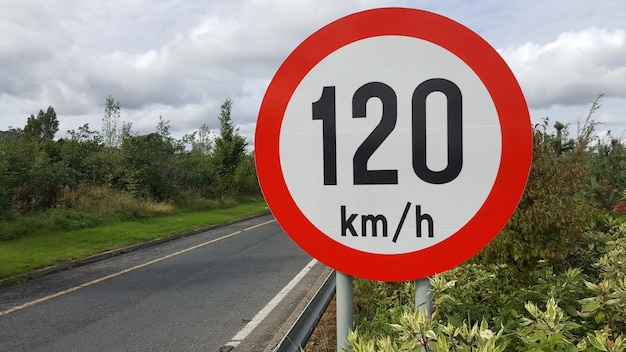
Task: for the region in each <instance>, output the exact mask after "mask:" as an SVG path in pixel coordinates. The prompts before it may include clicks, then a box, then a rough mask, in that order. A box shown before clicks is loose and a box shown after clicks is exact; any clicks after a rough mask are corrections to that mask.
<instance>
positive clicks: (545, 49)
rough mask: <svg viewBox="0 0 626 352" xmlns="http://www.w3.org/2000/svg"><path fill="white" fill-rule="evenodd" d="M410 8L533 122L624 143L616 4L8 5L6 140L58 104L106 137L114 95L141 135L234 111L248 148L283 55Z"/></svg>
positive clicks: (625, 85)
mask: <svg viewBox="0 0 626 352" xmlns="http://www.w3.org/2000/svg"><path fill="white" fill-rule="evenodd" d="M388 6H400V7H412V8H420V9H424V10H428V11H432V12H435V13H438V14H441V15H444V16H446V17H449V18H451V19H453V20H456V21H458V22H460V23H462V24H464V25H465V26H467V27H469V28H470V29H472V30H474V31H475V32H477V33H478V34H479V35H481V36H482V37H483V38H485V39H486V40H487V41H488V42H489V43H490V44H491V45H492V46H493V47H494V48H496V49H497V50H498V51H499V52H500V53H501V54H502V56H503V57H504V59H505V60H506V61H507V63H508V64H509V66H510V67H511V68H512V70H513V72H514V73H515V75H516V76H517V78H518V80H519V82H520V85H521V87H522V90H523V91H524V94H525V96H526V99H527V102H528V105H529V108H530V111H531V117H532V118H533V120H535V121H540V120H541V119H542V118H543V117H545V116H549V117H550V119H551V121H556V120H558V121H561V122H566V123H570V125H571V127H570V129H571V130H572V131H573V132H574V133H575V131H576V122H577V120H579V119H581V118H582V119H584V118H585V117H586V116H587V113H588V111H589V107H590V105H591V102H592V101H593V100H594V99H595V98H596V97H597V96H598V94H600V93H604V94H605V95H604V97H603V98H602V99H601V104H602V108H601V109H600V110H599V111H598V112H597V113H596V114H595V116H594V118H595V120H596V121H599V122H602V123H603V125H601V126H600V127H599V130H601V131H604V130H611V131H612V133H613V135H616V136H624V135H626V15H625V14H626V2H624V1H623V0H607V1H588V0H569V1H560V0H559V1H557V0H542V1H535V0H531V1H501V0H480V1H477V0H450V1H440V0H423V1H417V0H414V1H373V0H372V1H355V0H350V1H348V0H306V1H304V0H302V1H301V0H298V1H294V0H229V1H226V0H157V1H153V0H151V1H148V0H132V1H129V0H123V1H121V0H107V1H97V0H94V1H80V0H56V1H51V0H50V1H49V0H41V1H31V0H3V1H2V2H0V130H6V129H8V128H9V126H12V127H24V125H25V124H26V119H27V117H28V116H30V114H36V113H37V112H38V111H39V110H40V109H44V110H45V109H46V108H47V107H48V106H50V105H51V106H53V107H54V109H55V110H56V112H57V115H58V118H59V122H60V129H59V134H58V137H63V136H64V135H65V131H66V130H68V129H76V128H78V127H79V126H81V125H83V124H84V123H89V125H90V126H91V128H92V129H96V130H98V129H100V127H101V119H102V116H103V111H104V102H105V99H106V97H107V96H108V95H109V94H110V95H111V96H113V97H114V99H115V100H117V101H118V102H119V103H120V104H121V109H122V111H121V112H122V117H121V120H123V121H126V122H132V124H133V130H134V131H135V132H136V133H149V132H152V131H154V129H155V126H156V124H157V122H158V118H159V116H163V118H164V119H166V120H169V121H170V125H171V129H172V133H173V135H174V136H176V137H180V136H182V135H183V134H184V133H186V132H188V131H191V130H193V129H195V128H198V127H200V126H201V125H202V124H205V123H206V124H208V125H209V127H210V128H212V129H217V128H218V122H217V116H218V113H219V105H220V104H221V102H222V101H223V100H224V99H226V98H232V99H233V100H234V107H233V114H232V117H233V120H234V122H235V123H236V124H237V125H238V126H239V127H240V132H241V133H243V134H245V135H247V136H248V141H249V142H250V143H251V144H252V143H253V134H254V126H255V120H256V115H257V113H258V109H259V106H260V103H261V99H262V97H263V94H264V93H265V89H266V88H267V86H268V84H269V81H270V80H271V78H272V76H273V74H274V73H275V71H276V70H277V69H278V67H279V66H280V64H281V63H282V61H283V60H284V59H285V58H286V57H287V56H288V55H289V53H290V52H291V51H292V50H293V49H294V48H295V47H296V46H297V45H298V44H299V43H300V42H301V41H303V40H304V39H305V38H306V37H307V36H309V35H310V34H311V33H313V32H314V31H316V30H317V29H319V28H321V27H323V26H324V25H326V24H327V23H329V22H331V21H334V20H336V19H338V18H340V17H343V16H345V15H348V14H350V13H353V12H357V11H361V10H365V9H369V8H376V7H388Z"/></svg>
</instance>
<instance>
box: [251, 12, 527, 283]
mask: <svg viewBox="0 0 626 352" xmlns="http://www.w3.org/2000/svg"><path fill="white" fill-rule="evenodd" d="M255 157H256V167H257V174H258V176H259V183H260V185H261V189H262V190H263V194H264V195H265V199H266V201H267V203H268V205H269V207H270V209H271V210H272V213H273V214H274V216H275V217H276V219H277V220H278V222H279V223H280V224H281V226H282V227H283V229H284V230H285V232H287V234H288V235H289V236H290V237H291V238H292V239H293V240H294V241H295V242H296V243H298V245H300V247H302V248H303V249H304V250H305V251H307V252H308V253H309V254H310V255H311V256H313V257H315V258H316V259H318V260H320V261H322V262H324V263H325V264H326V265H329V266H330V267H333V268H335V269H337V270H339V271H342V272H344V273H346V274H349V275H353V276H358V277H363V278H367V279H372V280H384V281H401V280H412V279H418V278H422V277H425V276H429V275H432V274H434V273H437V272H442V271H444V270H447V269H449V268H451V267H453V266H455V265H457V264H459V263H461V262H463V261H465V260H467V259H468V258H470V257H471V256H472V255H474V254H475V253H477V252H478V251H479V250H480V249H482V248H483V247H484V246H485V245H486V244H487V243H488V242H489V241H490V240H491V239H492V238H493V237H495V236H496V234H497V233H498V232H499V231H500V229H502V227H503V226H504V224H505V223H506V221H508V219H509V217H510V216H511V214H512V213H513V211H514V210H515V207H516V205H517V202H518V201H519V199H520V197H521V195H522V192H523V190H524V186H525V184H526V179H527V177H528V172H529V170H530V163H531V158H532V129H531V125H530V117H529V115H528V108H527V106H526V102H525V100H524V97H523V95H522V92H521V89H520V88H519V85H518V84H517V81H516V80H515V77H514V76H513V74H512V73H511V71H510V69H509V68H508V67H507V66H506V63H505V62H504V60H502V58H501V57H500V56H499V54H498V53H497V52H496V51H495V50H494V49H493V48H492V47H491V46H489V44H487V43H486V42H485V41H484V40H483V39H482V38H480V37H479V36H478V35H476V34H475V33H474V32H472V31H470V30H469V29H467V28H466V27H463V26H462V25H460V24H458V23H456V22H454V21H452V20H449V19H447V18H445V17H442V16H439V15H436V14H433V13H429V12H425V11H420V10H412V9H402V8H388V9H375V10H368V11H364V12H360V13H356V14H353V15H350V16H346V17H344V18H342V19H339V20H337V21H335V22H333V23H331V24H329V25H327V26H325V27H324V28H322V29H320V30H319V31H317V32H315V33H314V34H312V35H311V36H310V37H309V38H307V39H306V40H305V41H304V42H303V43H302V44H300V45H299V46H298V47H297V48H296V49H295V50H294V51H293V52H292V53H291V55H289V57H288V58H287V59H286V60H285V62H283V64H282V65H281V67H280V68H279V70H278V71H277V72H276V75H275V76H274V78H273V80H272V82H271V83H270V85H269V87H268V89H267V92H266V94H265V97H264V99H263V103H262V105H261V108H260V110H259V119H258V120H257V128H256V133H255Z"/></svg>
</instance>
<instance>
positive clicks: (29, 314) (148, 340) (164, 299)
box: [0, 215, 326, 352]
mask: <svg viewBox="0 0 626 352" xmlns="http://www.w3.org/2000/svg"><path fill="white" fill-rule="evenodd" d="M314 263H315V262H312V261H311V258H310V257H309V256H308V255H307V254H306V253H304V252H303V251H302V250H300V249H299V248H298V247H297V246H296V245H295V244H294V243H293V242H292V241H291V240H290V239H289V237H287V236H286V235H285V234H284V232H283V231H282V230H281V229H280V227H279V226H278V224H277V223H276V222H275V221H274V220H273V218H272V217H271V216H270V215H267V216H262V217H259V218H255V219H250V220H246V221H243V222H240V223H236V224H232V225H228V226H225V227H220V228H217V229H213V230H210V231H207V232H203V233H200V234H197V235H193V236H189V237H185V238H181V239H178V240H174V241H171V242H166V243H163V244H160V245H157V246H151V247H147V248H143V249H140V250H137V251H134V252H131V253H127V254H124V255H120V256H117V257H113V258H109V259H106V260H103V261H100V262H97V263H92V264H90V265H86V266H82V267H78V268H75V269H72V270H67V271H64V272H59V273H55V274H51V275H47V276H44V277H41V278H38V279H34V280H30V281H28V282H26V283H24V284H22V285H18V286H13V287H6V288H2V289H0V351H47V352H54V351H64V352H67V351H81V352H82V351H133V352H134V351H209V352H217V351H220V350H222V351H225V350H233V348H232V347H228V346H233V347H234V346H237V345H239V347H238V348H234V350H242V351H243V349H245V350H246V351H263V350H264V349H266V348H267V344H268V343H270V340H272V339H273V338H274V339H275V334H276V333H277V332H278V331H279V329H280V328H281V326H282V325H283V324H284V323H285V320H286V319H287V317H288V316H290V315H291V314H292V313H293V311H294V309H296V307H297V306H298V305H299V303H300V301H302V300H303V299H304V298H305V296H306V295H307V294H308V293H309V291H310V290H311V288H312V286H313V285H314V283H315V282H316V281H318V279H319V277H320V275H323V271H325V270H326V268H325V267H324V266H323V265H321V264H319V263H318V264H315V265H314ZM307 266H308V269H305V268H307ZM303 269H305V270H303ZM299 273H300V274H301V275H300V276H302V277H301V278H300V280H298V281H297V282H296V283H295V284H294V285H293V286H294V287H293V288H290V290H288V292H286V291H285V289H286V288H287V287H289V286H290V285H288V284H290V282H292V281H294V280H293V279H294V277H296V275H298V274H299ZM281 291H282V293H281V294H282V295H283V296H284V297H282V296H281V297H280V299H277V295H278V294H279V292H281ZM279 296H280V295H279ZM283 298H284V299H283ZM270 302H273V303H276V304H275V308H274V307H273V306H272V308H274V309H272V310H271V312H266V313H268V314H264V315H263V314H261V315H260V314H259V312H260V311H261V310H263V309H264V308H265V310H267V309H268V303H270ZM266 315H267V316H266ZM257 324H258V326H256V325H257ZM255 326H256V327H255Z"/></svg>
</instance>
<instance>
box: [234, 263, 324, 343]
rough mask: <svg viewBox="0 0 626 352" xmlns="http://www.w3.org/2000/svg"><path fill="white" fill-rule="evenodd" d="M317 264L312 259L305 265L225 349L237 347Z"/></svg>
mask: <svg viewBox="0 0 626 352" xmlns="http://www.w3.org/2000/svg"><path fill="white" fill-rule="evenodd" d="M316 263H317V260H316V259H313V260H311V261H310V262H309V264H307V265H306V266H305V267H304V268H303V269H302V270H300V272H299V273H298V275H296V276H295V277H294V278H293V279H292V280H291V281H290V282H289V283H288V284H287V285H286V286H285V287H283V289H282V290H280V292H278V293H277V294H276V296H274V298H272V300H271V301H269V303H268V304H267V305H265V307H263V309H261V310H260V311H259V312H258V313H257V314H256V315H255V316H254V318H252V320H250V321H249V322H248V324H246V326H244V327H243V329H241V330H240V331H239V332H238V333H237V334H236V335H235V336H233V338H232V339H230V342H228V343H227V344H226V345H225V347H233V348H235V347H237V346H238V345H239V344H240V343H241V341H243V340H244V339H245V338H246V337H248V335H249V334H250V333H251V332H252V330H254V328H256V327H257V326H258V325H259V324H260V323H261V322H262V321H263V319H265V317H267V316H268V315H269V314H270V312H271V311H272V310H273V309H274V308H276V306H277V305H278V304H279V303H280V301H282V300H283V298H285V296H287V295H288V294H289V292H291V290H292V289H293V288H294V287H295V286H296V285H297V284H298V283H299V282H300V280H302V278H303V277H304V276H305V275H306V274H307V273H308V272H309V271H310V270H311V268H313V266H314V265H315V264H316Z"/></svg>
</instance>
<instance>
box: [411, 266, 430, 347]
mask: <svg viewBox="0 0 626 352" xmlns="http://www.w3.org/2000/svg"><path fill="white" fill-rule="evenodd" d="M432 288H433V286H432V285H431V284H430V280H429V279H428V278H427V277H425V278H423V279H419V280H415V309H417V310H420V311H422V312H424V313H426V314H427V316H428V318H430V315H431V313H432V310H433V296H432V294H431V293H430V290H431V289H432ZM425 351H427V349H426V347H422V352H425Z"/></svg>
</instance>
